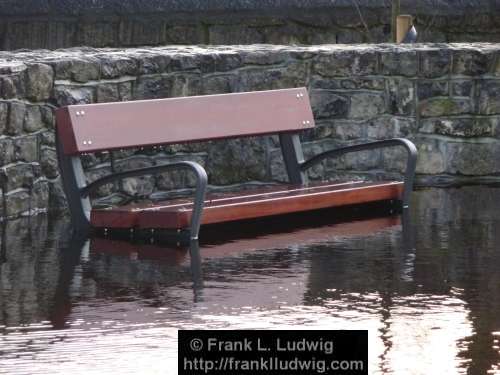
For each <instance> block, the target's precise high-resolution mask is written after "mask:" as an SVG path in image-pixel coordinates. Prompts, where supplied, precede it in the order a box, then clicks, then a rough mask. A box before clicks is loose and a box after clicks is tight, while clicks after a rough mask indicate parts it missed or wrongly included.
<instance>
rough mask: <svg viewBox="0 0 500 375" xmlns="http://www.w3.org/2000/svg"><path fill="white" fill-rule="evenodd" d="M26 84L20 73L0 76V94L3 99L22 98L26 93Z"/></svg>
mask: <svg viewBox="0 0 500 375" xmlns="http://www.w3.org/2000/svg"><path fill="white" fill-rule="evenodd" d="M25 90H26V89H25V84H24V80H23V79H22V77H21V75H20V74H16V75H10V76H3V77H2V76H0V96H1V97H2V98H3V99H14V98H16V99H21V98H23V97H24V95H25Z"/></svg>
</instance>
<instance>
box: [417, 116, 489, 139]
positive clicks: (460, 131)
mask: <svg viewBox="0 0 500 375" xmlns="http://www.w3.org/2000/svg"><path fill="white" fill-rule="evenodd" d="M419 132H420V133H426V134H438V135H445V136H451V137H462V138H473V137H493V136H495V128H494V124H493V123H492V121H490V119H483V118H473V117H467V118H439V119H422V121H421V122H420V128H419Z"/></svg>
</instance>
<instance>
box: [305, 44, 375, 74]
mask: <svg viewBox="0 0 500 375" xmlns="http://www.w3.org/2000/svg"><path fill="white" fill-rule="evenodd" d="M313 69H314V72H315V73H317V74H319V75H321V76H323V77H351V76H363V75H372V74H377V73H378V72H377V53H376V52H375V51H374V50H373V51H371V50H344V51H343V50H341V49H339V50H336V51H334V52H332V53H329V54H326V53H322V54H320V55H318V56H317V57H316V58H315V61H314V64H313Z"/></svg>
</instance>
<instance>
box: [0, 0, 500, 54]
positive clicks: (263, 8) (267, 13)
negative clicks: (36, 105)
mask: <svg viewBox="0 0 500 375" xmlns="http://www.w3.org/2000/svg"><path fill="white" fill-rule="evenodd" d="M390 4H391V1H389V0H336V1H331V0H287V1H279V0H267V1H248V0H236V1H235V0H215V1H206V0H183V1H178V0H154V1H152V0H123V1H109V0H50V1H49V0H23V1H19V0H3V1H0V49H3V50H14V49H19V48H30V49H37V48H49V49H56V48H66V47H72V46H93V47H122V46H128V47H131V46H139V45H165V44H253V43H273V44H321V43H384V42H389V41H390V32H391V31H390V19H391V16H390V14H391V12H390ZM401 4H402V5H401V11H402V12H403V13H408V14H412V15H414V16H415V19H416V25H417V29H418V30H419V41H420V42H498V41H500V4H499V3H498V2H497V1H491V0H419V1H410V0H402V1H401Z"/></svg>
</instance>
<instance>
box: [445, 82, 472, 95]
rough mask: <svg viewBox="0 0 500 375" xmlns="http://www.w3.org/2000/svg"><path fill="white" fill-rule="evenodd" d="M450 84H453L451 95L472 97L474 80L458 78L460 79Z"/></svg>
mask: <svg viewBox="0 0 500 375" xmlns="http://www.w3.org/2000/svg"><path fill="white" fill-rule="evenodd" d="M450 84H451V95H453V96H468V97H472V89H473V88H474V82H473V81H471V80H469V81H460V80H458V81H452V82H451V83H450Z"/></svg>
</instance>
